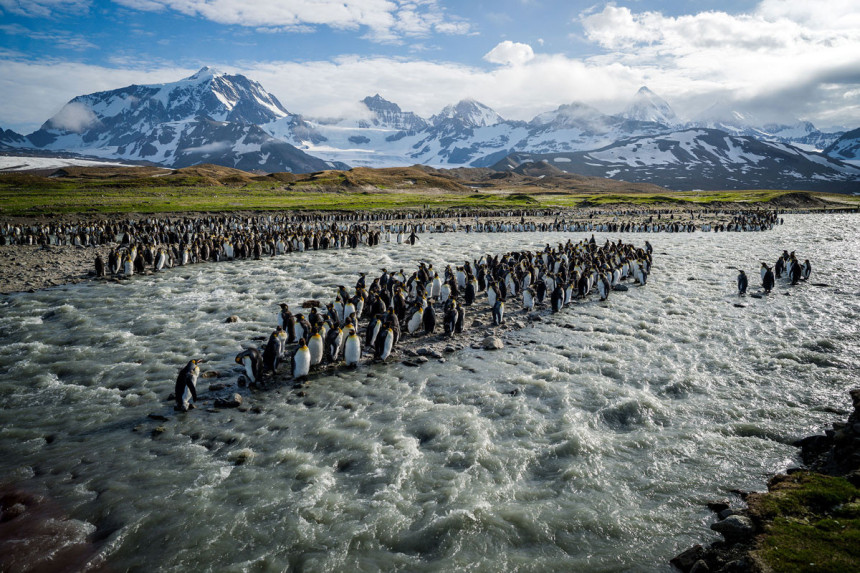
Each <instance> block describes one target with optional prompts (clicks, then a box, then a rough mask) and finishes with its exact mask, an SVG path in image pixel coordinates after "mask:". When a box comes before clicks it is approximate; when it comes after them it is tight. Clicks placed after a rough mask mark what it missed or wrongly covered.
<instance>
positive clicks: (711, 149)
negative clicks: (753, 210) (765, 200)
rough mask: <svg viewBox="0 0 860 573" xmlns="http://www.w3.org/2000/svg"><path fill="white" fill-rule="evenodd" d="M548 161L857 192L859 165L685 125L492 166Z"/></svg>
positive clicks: (752, 185) (680, 184) (669, 181)
mask: <svg viewBox="0 0 860 573" xmlns="http://www.w3.org/2000/svg"><path fill="white" fill-rule="evenodd" d="M529 161H533V162H537V161H547V162H548V163H549V164H550V165H553V166H555V167H558V168H559V169H562V170H564V171H567V172H569V173H578V174H581V175H591V176H597V177H610V178H615V179H623V180H625V181H631V182H647V183H653V184H655V185H660V186H663V187H667V188H669V189H675V190H692V189H708V190H719V189H762V188H764V189H804V190H820V191H838V192H851V191H858V190H860V167H856V166H853V165H850V164H847V163H844V162H841V161H837V160H835V159H832V158H830V157H827V156H826V155H823V154H821V153H810V152H806V151H804V150H802V149H799V148H797V147H794V146H791V145H788V144H785V143H778V142H767V141H758V140H756V139H754V138H751V137H735V136H731V135H728V134H727V133H725V132H723V131H719V130H715V129H703V128H695V129H685V130H680V131H674V132H671V133H666V134H662V135H657V136H645V137H635V138H631V139H628V140H625V141H620V142H617V143H614V144H612V145H609V146H606V147H604V148H601V149H596V150H593V151H582V152H577V153H562V154H558V153H554V154H514V155H511V156H509V157H507V158H505V159H504V160H502V161H500V162H499V163H497V164H496V165H495V166H494V168H496V169H501V170H513V169H516V168H517V167H519V166H520V165H521V164H522V163H524V162H529Z"/></svg>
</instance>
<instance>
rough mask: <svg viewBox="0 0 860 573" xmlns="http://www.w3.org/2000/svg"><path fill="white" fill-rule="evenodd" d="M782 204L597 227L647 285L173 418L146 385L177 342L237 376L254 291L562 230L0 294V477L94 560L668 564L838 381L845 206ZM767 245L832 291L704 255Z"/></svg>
mask: <svg viewBox="0 0 860 573" xmlns="http://www.w3.org/2000/svg"><path fill="white" fill-rule="evenodd" d="M785 219H786V224H785V225H783V226H781V227H778V228H776V229H775V230H773V231H770V232H766V233H757V234H746V233H731V234H729V233H727V234H723V233H720V234H711V233H707V234H702V233H696V234H693V235H671V234H660V235H650V236H644V235H630V234H627V235H613V234H607V235H598V236H597V239H598V241H599V242H602V241H604V240H605V239H607V238H608V239H610V240H617V239H618V238H619V237H620V238H623V239H624V240H625V241H632V242H634V243H635V244H637V245H641V244H643V242H644V240H645V239H646V238H647V239H649V240H650V241H651V243H652V244H653V245H654V249H655V259H654V268H653V273H652V275H651V277H650V278H649V281H648V285H647V286H646V287H645V288H638V289H631V291H630V292H627V293H614V294H613V296H612V297H611V298H610V300H609V301H608V303H598V302H596V301H589V302H585V303H582V304H579V305H576V306H575V307H573V308H570V309H568V310H567V311H565V312H564V313H563V314H560V315H556V316H553V317H547V318H546V319H545V320H544V322H542V323H538V324H537V325H536V327H535V328H526V329H524V330H521V331H518V332H516V333H513V334H510V335H509V336H508V337H507V338H506V347H505V349H504V350H501V351H498V352H495V353H489V352H485V351H479V350H471V349H466V350H464V351H462V352H460V353H458V354H455V355H451V356H449V357H448V362H447V363H445V364H440V363H437V362H436V361H431V362H430V363H427V364H424V365H423V366H421V367H420V368H408V367H406V366H403V365H401V364H390V365H385V366H376V367H363V368H361V369H359V370H358V371H355V372H342V373H338V374H336V375H332V376H328V377H324V378H319V379H315V380H314V381H313V382H312V383H311V384H310V386H309V387H308V388H307V389H305V393H306V395H305V396H302V397H300V396H298V395H297V394H296V392H295V391H294V390H292V389H291V388H290V386H289V385H285V386H283V387H281V388H280V389H275V390H270V391H263V392H253V393H246V395H245V400H246V404H247V405H250V406H254V405H258V406H260V407H261V408H262V413H254V412H251V411H249V412H239V411H236V410H222V411H220V412H217V413H211V412H207V411H206V410H205V409H204V408H205V406H204V407H201V408H199V409H197V410H195V411H193V412H191V413H189V414H187V415H179V416H177V415H175V414H174V413H173V411H172V404H171V403H168V402H165V401H164V399H165V398H166V397H167V395H168V394H169V393H170V392H172V389H173V382H174V380H175V376H176V371H177V369H178V368H179V367H180V366H182V365H183V364H184V363H185V362H186V361H187V360H188V359H189V358H191V357H203V358H206V359H207V360H208V363H207V365H206V366H207V367H209V368H214V369H216V370H219V371H221V372H222V373H229V375H230V379H231V380H234V379H235V377H236V375H237V374H238V371H235V370H234V368H233V367H234V366H236V365H235V364H234V363H233V362H232V358H233V356H235V354H236V353H237V352H238V351H239V350H240V349H241V348H242V347H243V346H247V345H248V343H249V341H250V340H251V339H252V338H253V337H256V336H262V335H266V334H267V333H268V332H269V331H270V330H271V327H272V325H273V324H274V320H275V311H276V310H277V303H278V302H281V301H287V302H291V303H298V302H300V301H301V300H304V299H307V298H319V299H322V300H328V299H331V298H333V296H334V293H335V291H334V290H333V288H332V287H333V285H336V284H339V283H344V284H354V282H355V278H356V276H357V274H358V272H359V271H366V272H368V273H370V274H375V273H378V272H379V269H380V268H381V267H387V268H389V269H391V268H401V267H402V268H405V269H407V270H408V269H412V268H413V267H415V266H416V265H417V262H418V261H419V260H427V261H430V262H433V263H434V265H435V266H443V265H444V264H445V263H452V264H453V263H460V262H462V260H463V258H464V256H466V255H469V256H473V257H477V256H478V254H479V253H494V254H495V253H500V252H503V251H507V250H511V249H522V248H540V247H542V246H543V245H544V244H545V243H546V242H551V243H556V242H559V241H562V240H566V239H567V238H568V237H570V238H572V239H574V240H578V239H580V238H582V237H583V236H585V235H582V234H579V235H577V234H573V235H562V234H555V233H552V234H533V233H529V234H509V235H464V234H446V235H424V236H423V237H422V240H421V241H420V242H419V244H418V245H416V246H415V247H409V246H407V245H395V244H391V245H382V246H380V247H378V248H373V249H368V248H360V249H356V250H348V251H339V252H338V251H323V252H309V253H301V254H292V255H288V256H283V257H278V258H275V259H270V260H265V261H262V262H255V261H247V262H237V263H233V264H220V265H196V266H194V267H188V268H180V269H175V270H173V271H170V272H167V273H163V274H159V275H157V276H152V277H136V278H135V279H134V280H133V281H130V282H128V283H126V284H122V285H117V284H95V283H93V284H83V285H76V286H70V287H64V288H56V289H51V290H46V291H40V292H37V293H35V294H18V295H12V296H8V297H4V298H2V299H0V309H2V313H0V314H2V317H0V340H2V342H3V344H2V346H0V405H2V409H0V422H2V429H0V454H2V455H0V475H2V476H4V478H6V479H8V480H12V481H14V483H15V484H16V486H17V487H19V488H23V489H26V490H29V491H35V492H40V493H43V494H45V495H47V496H48V497H49V498H50V499H52V500H53V502H54V503H56V504H57V505H59V506H60V507H61V508H62V509H63V511H64V513H65V514H66V515H68V516H69V517H70V518H73V519H74V520H76V521H75V522H70V523H72V524H77V527H78V528H79V531H78V533H77V536H78V538H83V537H86V536H89V537H88V539H91V540H93V541H94V545H93V547H94V549H95V550H96V551H98V552H100V554H101V556H102V557H103V558H104V559H106V560H107V563H108V564H109V565H110V566H111V568H112V569H115V570H127V569H131V570H154V569H158V570H165V571H187V570H189V569H190V570H208V571H225V570H227V571H279V570H285V569H288V568H292V569H293V570H297V571H298V570H307V571H332V570H340V571H375V570H379V569H383V570H393V569H399V570H408V571H436V570H454V569H466V568H470V569H472V570H479V571H515V570H521V571H552V570H568V571H569V570H590V571H625V570H628V571H641V570H668V565H667V564H666V562H667V560H668V559H669V558H670V557H672V556H673V555H674V554H675V553H677V552H678V551H679V550H682V549H685V548H686V547H688V546H690V545H692V544H693V543H695V542H699V541H703V540H709V539H712V538H713V537H714V536H713V534H712V532H710V530H709V529H708V525H709V524H710V522H711V521H712V519H713V517H712V516H711V515H710V514H709V512H708V511H707V509H706V508H704V507H703V503H704V502H705V501H707V500H710V499H714V498H724V497H726V495H727V494H726V493H725V492H726V491H727V490H728V489H731V488H741V489H762V488H763V487H764V482H765V481H766V479H767V478H768V476H770V475H771V474H773V473H775V472H778V471H780V470H784V469H785V468H786V467H788V466H791V465H793V464H796V463H797V460H796V450H795V448H793V447H791V446H790V445H789V444H790V443H791V442H792V441H793V440H794V439H796V438H798V437H802V436H804V435H807V434H810V433H813V432H816V431H819V430H820V429H821V428H822V427H823V426H825V425H826V424H828V423H829V422H831V421H833V420H835V419H836V418H837V417H838V416H836V415H834V414H831V413H828V412H827V409H828V408H842V409H844V408H846V403H847V398H846V391H847V390H848V389H849V388H850V387H851V386H852V385H854V386H856V379H857V378H856V376H857V371H858V367H860V358H858V356H860V333H858V329H857V326H856V325H857V320H858V318H860V278H858V272H857V254H858V253H860V233H858V231H857V225H858V223H860V219H858V217H857V216H851V215H846V216H786V217H785ZM783 249H788V250H796V251H797V254H798V256H799V257H800V258H801V259H803V258H809V259H810V260H811V261H812V264H813V276H812V279H811V281H810V282H824V283H828V284H829V285H831V286H830V287H827V288H825V287H815V286H812V285H811V284H803V285H801V286H798V287H794V288H791V287H788V286H786V285H785V284H784V283H782V282H780V283H779V285H778V287H777V288H776V289H775V291H774V294H772V295H771V296H770V297H766V298H764V299H760V300H757V299H752V298H747V299H744V300H743V303H744V304H746V305H747V306H746V307H745V308H738V307H735V306H734V303H735V302H737V300H738V299H737V298H736V297H734V296H732V293H733V292H734V290H735V286H734V278H735V275H736V274H737V273H736V271H735V270H733V269H731V268H729V267H732V266H739V267H740V268H744V269H746V270H747V273H748V274H749V275H750V276H751V283H752V284H754V285H755V286H756V287H757V285H758V283H759V281H758V267H759V262H760V261H761V260H767V261H769V262H771V263H772V262H773V261H775V259H776V257H777V256H778V254H779V253H781V252H782V250H783ZM690 277H693V278H695V279H696V280H688V278H690ZM784 293H789V294H790V296H785V295H784ZM232 314H235V315H238V316H239V317H240V318H241V321H240V322H238V323H235V324H224V319H225V317H227V316H229V315H232ZM222 381H223V379H222ZM208 382H210V381H209V380H203V379H201V380H200V384H199V386H200V388H201V389H204V390H205V388H206V387H207V385H208ZM513 390H518V392H515V393H512V391H513ZM512 394H513V395H512ZM205 395H206V394H205V393H204V394H202V396H201V397H203V398H205ZM153 412H154V413H160V414H164V415H167V416H169V417H170V419H169V420H168V421H167V422H157V421H154V420H149V419H147V414H149V413H153ZM158 425H161V426H163V427H164V428H165V431H164V432H163V433H162V434H160V435H157V436H155V437H153V436H152V430H153V429H154V428H155V427H156V426H158ZM240 458H241V459H247V461H246V462H245V463H244V464H242V465H237V464H236V461H237V460H239V459H240ZM72 537H74V536H73V535H70V538H72Z"/></svg>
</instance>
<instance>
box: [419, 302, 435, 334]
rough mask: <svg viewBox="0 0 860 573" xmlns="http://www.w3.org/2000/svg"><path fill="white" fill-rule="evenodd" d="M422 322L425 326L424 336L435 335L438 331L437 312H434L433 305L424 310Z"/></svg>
mask: <svg viewBox="0 0 860 573" xmlns="http://www.w3.org/2000/svg"><path fill="white" fill-rule="evenodd" d="M422 322H423V324H424V334H433V332H434V331H435V330H436V312H435V311H434V310H433V305H432V304H428V305H427V308H425V309H424V314H423V316H422Z"/></svg>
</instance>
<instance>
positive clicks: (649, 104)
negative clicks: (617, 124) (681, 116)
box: [623, 86, 680, 126]
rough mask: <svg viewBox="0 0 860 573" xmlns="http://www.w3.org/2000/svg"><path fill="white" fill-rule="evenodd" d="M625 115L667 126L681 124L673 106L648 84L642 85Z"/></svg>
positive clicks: (628, 117)
mask: <svg viewBox="0 0 860 573" xmlns="http://www.w3.org/2000/svg"><path fill="white" fill-rule="evenodd" d="M623 116H624V117H625V118H627V119H632V120H636V121H649V122H654V123H661V124H663V125H667V126H675V125H679V124H680V121H679V120H678V116H677V115H675V111H674V110H673V109H672V107H671V106H670V105H669V104H668V103H667V102H666V100H664V99H663V98H661V97H660V96H658V95H657V94H655V93H654V92H653V91H651V90H650V89H649V88H648V86H642V87H641V88H639V91H637V92H636V95H635V96H634V98H633V102H632V103H631V104H630V105H629V106H627V109H626V110H624V114H623Z"/></svg>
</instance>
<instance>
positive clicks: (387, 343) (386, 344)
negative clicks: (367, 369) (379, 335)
mask: <svg viewBox="0 0 860 573" xmlns="http://www.w3.org/2000/svg"><path fill="white" fill-rule="evenodd" d="M393 345H394V335H393V334H392V333H391V332H387V333H386V336H385V340H384V341H383V343H382V353H381V354H380V355H379V357H380V358H381V359H383V360H385V359H386V358H388V357H389V356H390V355H391V347H392V346H393Z"/></svg>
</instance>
